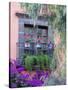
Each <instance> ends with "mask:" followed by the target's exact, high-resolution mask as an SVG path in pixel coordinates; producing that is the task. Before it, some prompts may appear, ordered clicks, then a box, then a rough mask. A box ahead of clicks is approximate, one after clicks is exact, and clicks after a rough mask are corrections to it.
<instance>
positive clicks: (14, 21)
mask: <svg viewBox="0 0 68 90" xmlns="http://www.w3.org/2000/svg"><path fill="white" fill-rule="evenodd" d="M16 12H23V11H22V9H21V8H20V4H19V3H17V2H11V4H10V59H16V53H17V51H16V43H17V42H18V28H19V27H18V26H19V25H18V17H17V16H16V15H15V13H16Z"/></svg>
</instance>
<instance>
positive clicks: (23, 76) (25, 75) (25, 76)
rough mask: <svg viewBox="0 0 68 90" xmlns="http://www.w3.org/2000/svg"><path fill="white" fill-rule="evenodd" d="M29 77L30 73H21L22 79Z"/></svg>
mask: <svg viewBox="0 0 68 90" xmlns="http://www.w3.org/2000/svg"><path fill="white" fill-rule="evenodd" d="M27 78H29V74H24V75H22V74H21V75H20V79H27Z"/></svg>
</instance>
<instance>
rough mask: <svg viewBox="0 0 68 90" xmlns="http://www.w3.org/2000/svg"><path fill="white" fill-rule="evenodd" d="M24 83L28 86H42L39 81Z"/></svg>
mask: <svg viewBox="0 0 68 90" xmlns="http://www.w3.org/2000/svg"><path fill="white" fill-rule="evenodd" d="M26 83H27V84H28V85H30V86H41V85H42V81H41V80H28V81H27V82H26Z"/></svg>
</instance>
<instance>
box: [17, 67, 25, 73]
mask: <svg viewBox="0 0 68 90" xmlns="http://www.w3.org/2000/svg"><path fill="white" fill-rule="evenodd" d="M23 70H25V69H24V67H22V66H20V67H18V68H17V71H18V72H22V71H23Z"/></svg>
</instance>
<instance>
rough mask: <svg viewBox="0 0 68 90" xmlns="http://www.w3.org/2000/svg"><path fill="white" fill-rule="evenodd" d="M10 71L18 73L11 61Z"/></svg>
mask: <svg viewBox="0 0 68 90" xmlns="http://www.w3.org/2000/svg"><path fill="white" fill-rule="evenodd" d="M9 71H10V74H16V73H17V69H16V66H15V64H13V63H10V66H9Z"/></svg>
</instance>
